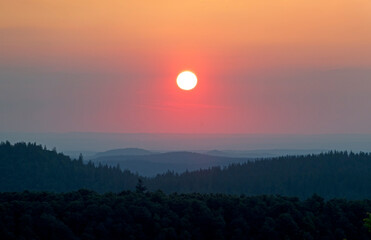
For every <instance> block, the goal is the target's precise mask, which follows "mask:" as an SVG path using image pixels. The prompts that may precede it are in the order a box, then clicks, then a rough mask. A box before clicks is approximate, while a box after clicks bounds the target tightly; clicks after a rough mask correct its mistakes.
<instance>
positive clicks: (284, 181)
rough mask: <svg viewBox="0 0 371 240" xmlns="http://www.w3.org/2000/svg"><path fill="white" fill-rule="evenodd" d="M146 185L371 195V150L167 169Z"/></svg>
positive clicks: (182, 189)
mask: <svg viewBox="0 0 371 240" xmlns="http://www.w3.org/2000/svg"><path fill="white" fill-rule="evenodd" d="M146 184H147V185H148V187H149V188H150V189H161V190H163V191H165V192H176V191H178V192H185V193H187V192H201V193H218V192H222V193H232V194H241V193H244V194H248V195H259V194H280V195H286V196H297V197H300V198H307V197H309V196H311V195H312V194H314V193H316V194H319V195H320V196H323V197H326V198H334V197H341V198H349V199H362V198H371V154H369V153H358V154H354V153H348V152H329V153H324V154H319V155H308V156H286V157H278V158H274V159H265V160H259V161H254V162H246V163H243V164H233V165H230V166H229V167H227V168H220V167H214V168H211V169H205V170H199V171H193V172H185V173H183V174H180V175H179V174H175V173H171V172H168V173H166V174H162V175H158V176H157V177H156V178H154V179H148V181H146Z"/></svg>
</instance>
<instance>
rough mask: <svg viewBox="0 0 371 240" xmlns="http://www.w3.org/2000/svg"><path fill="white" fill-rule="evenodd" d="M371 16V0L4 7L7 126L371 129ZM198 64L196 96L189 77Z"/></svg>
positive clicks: (0, 76)
mask: <svg viewBox="0 0 371 240" xmlns="http://www.w3.org/2000/svg"><path fill="white" fill-rule="evenodd" d="M370 12H371V1H370V0H354V1H349V0H323V1H309V0H303V1H297V0H275V1H261V0H252V1H242V0H237V1H233V2H230V1H224V0H215V1H199V0H189V1H166V0H159V1H156V2H146V3H144V2H142V1H132V0H128V1H116V0H108V1H98V0H91V1H87V0H76V1H62V0H57V1H45V0H34V1H2V2H1V3H0V36H1V37H0V82H1V81H2V82H3V84H2V85H1V88H0V102H1V104H0V116H1V117H0V123H1V125H2V126H7V127H6V130H7V131H36V132H37V131H41V132H43V131H45V132H49V131H57V132H59V131H60V132H65V131H67V132H68V131H71V132H73V131H93V132H96V131H98V132H161V133H162V132H166V133H178V132H183V133H214V132H221V133H236V132H238V133H311V134H312V133H338V132H347V133H348V132H350V133H351V132H355V133H359V132H365V131H366V132H370V131H371V130H370V127H369V126H370V124H369V123H370V121H371V113H370V111H364V109H368V108H369V103H370V102H371V97H370V96H371V95H370V94H369V90H370V89H371V81H370V79H371V78H370V76H371V14H370ZM186 69H191V70H192V71H193V72H194V73H196V75H197V78H198V80H199V83H198V85H197V86H196V88H194V90H191V91H182V90H180V89H179V87H178V85H177V84H176V77H177V76H178V74H179V73H180V71H183V70H186ZM200 83H202V84H200ZM188 88H189V87H185V89H188ZM181 89H184V88H182V87H181ZM329 93H331V94H329ZM44 103H48V104H44ZM298 103H300V107H298ZM319 103H320V104H319ZM10 106H12V110H11V111H9V110H8V109H9V108H10ZM82 109H83V110H82ZM328 109H331V110H330V111H329V110H328ZM195 112H196V113H197V117H196V114H195ZM133 113H135V114H133ZM63 116H68V119H64V118H63ZM226 116H228V117H226ZM353 116H358V117H357V118H354V117H353ZM61 119H64V120H63V121H62V120H61ZM179 126H182V128H179ZM0 128H1V126H0ZM3 128H5V127H3ZM3 130H4V129H3Z"/></svg>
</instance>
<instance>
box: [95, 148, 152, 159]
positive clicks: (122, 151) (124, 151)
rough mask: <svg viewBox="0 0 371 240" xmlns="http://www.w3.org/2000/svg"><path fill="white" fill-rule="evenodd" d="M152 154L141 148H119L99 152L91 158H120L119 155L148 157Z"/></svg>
mask: <svg viewBox="0 0 371 240" xmlns="http://www.w3.org/2000/svg"><path fill="white" fill-rule="evenodd" d="M150 154H154V152H151V151H148V150H145V149H142V148H119V149H112V150H108V151H105V152H99V153H97V154H95V155H94V156H93V158H98V157H104V156H121V155H129V156H142V155H150Z"/></svg>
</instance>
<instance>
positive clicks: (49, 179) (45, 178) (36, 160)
mask: <svg viewBox="0 0 371 240" xmlns="http://www.w3.org/2000/svg"><path fill="white" fill-rule="evenodd" d="M137 181H138V176H137V175H134V174H132V173H130V172H128V171H124V172H122V171H121V170H120V169H119V168H118V167H107V166H98V167H96V166H94V165H93V164H92V163H89V164H84V163H83V161H82V159H81V158H80V159H78V160H71V159H70V158H69V157H67V156H65V155H63V154H61V153H57V152H56V151H50V150H47V149H45V148H43V147H42V146H40V145H36V144H33V143H28V144H26V143H16V144H14V145H11V144H10V143H9V142H6V143H1V144H0V191H2V192H5V191H23V190H38V191H41V190H44V191H56V192H64V191H73V190H78V189H81V188H87V189H92V190H95V191H98V192H107V191H114V192H119V191H122V190H123V189H134V187H135V184H136V183H137Z"/></svg>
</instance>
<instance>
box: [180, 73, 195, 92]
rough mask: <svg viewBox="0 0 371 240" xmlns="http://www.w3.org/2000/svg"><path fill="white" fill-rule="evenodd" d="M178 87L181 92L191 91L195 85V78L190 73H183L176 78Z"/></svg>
mask: <svg viewBox="0 0 371 240" xmlns="http://www.w3.org/2000/svg"><path fill="white" fill-rule="evenodd" d="M176 83H177V84H178V87H179V88H180V89H183V90H192V89H193V88H195V87H196V85H197V77H196V75H195V74H194V73H193V72H191V71H183V72H181V73H180V74H179V75H178V77H177V78H176Z"/></svg>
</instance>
